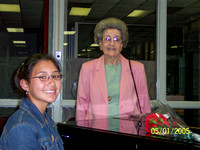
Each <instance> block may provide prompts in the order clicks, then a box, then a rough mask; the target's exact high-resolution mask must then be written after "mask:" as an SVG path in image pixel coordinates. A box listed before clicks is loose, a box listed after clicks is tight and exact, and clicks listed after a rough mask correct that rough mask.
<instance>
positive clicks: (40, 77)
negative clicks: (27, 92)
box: [30, 74, 63, 82]
mask: <svg viewBox="0 0 200 150" xmlns="http://www.w3.org/2000/svg"><path fill="white" fill-rule="evenodd" d="M42 76H45V77H47V78H45V79H44V80H43V79H42ZM53 76H60V79H56V78H54V77H53ZM62 77H63V75H62V74H59V75H58V74H52V75H48V74H45V75H39V76H35V77H31V78H30V79H32V78H33V79H35V78H38V79H40V81H42V82H46V81H48V80H49V79H50V78H52V79H53V80H55V81H61V80H62Z"/></svg>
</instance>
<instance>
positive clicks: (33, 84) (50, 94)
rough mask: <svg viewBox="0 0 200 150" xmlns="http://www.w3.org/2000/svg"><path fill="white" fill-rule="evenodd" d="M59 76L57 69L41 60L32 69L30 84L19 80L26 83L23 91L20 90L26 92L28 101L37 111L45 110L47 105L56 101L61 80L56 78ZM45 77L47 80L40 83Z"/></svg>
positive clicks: (46, 61)
mask: <svg viewBox="0 0 200 150" xmlns="http://www.w3.org/2000/svg"><path fill="white" fill-rule="evenodd" d="M52 75H54V76H52ZM59 75H60V73H59V71H58V69H57V67H56V66H55V65H54V64H53V63H52V62H51V61H48V60H42V61H40V62H38V63H37V64H36V65H35V66H34V67H33V70H32V74H31V77H30V82H26V81H25V80H24V81H22V80H23V79H22V80H21V82H25V83H26V84H25V87H24V88H25V89H24V88H23V87H22V88H23V89H24V90H25V91H28V98H29V100H30V101H31V102H32V103H34V104H35V105H36V106H37V107H38V109H40V108H41V109H43V108H45V109H46V107H47V105H48V104H49V103H52V102H54V101H55V100H56V98H57V96H58V94H59V92H60V89H61V80H60V79H59V78H57V77H59ZM45 76H47V78H49V79H47V81H42V77H45ZM38 77H40V78H38ZM52 77H54V78H52ZM21 82H20V84H21Z"/></svg>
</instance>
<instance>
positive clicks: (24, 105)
mask: <svg viewBox="0 0 200 150" xmlns="http://www.w3.org/2000/svg"><path fill="white" fill-rule="evenodd" d="M20 109H23V110H25V111H26V112H27V113H29V115H31V116H32V117H33V118H35V120H36V121H37V122H38V123H39V124H40V126H41V127H42V128H43V127H44V126H45V125H46V124H47V123H46V121H45V119H44V117H43V115H42V114H41V113H40V111H39V110H38V108H37V107H36V106H35V105H34V104H33V103H32V102H31V101H30V100H28V99H27V98H25V97H23V98H22V102H21V105H20ZM45 117H46V119H47V121H48V122H49V120H50V118H49V116H48V114H47V113H46V112H45Z"/></svg>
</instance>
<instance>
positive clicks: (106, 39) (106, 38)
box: [103, 36, 122, 43]
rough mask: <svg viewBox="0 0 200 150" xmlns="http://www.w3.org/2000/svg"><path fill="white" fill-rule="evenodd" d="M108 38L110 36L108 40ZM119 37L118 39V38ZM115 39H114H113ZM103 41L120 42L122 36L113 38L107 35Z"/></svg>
mask: <svg viewBox="0 0 200 150" xmlns="http://www.w3.org/2000/svg"><path fill="white" fill-rule="evenodd" d="M108 38H110V39H109V40H108ZM118 38H119V39H118ZM115 39H116V40H115ZM103 41H105V42H107V43H110V42H112V41H113V42H114V43H120V42H121V41H122V38H121V37H114V38H111V37H110V36H107V37H104V38H103Z"/></svg>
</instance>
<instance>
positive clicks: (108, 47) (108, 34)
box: [100, 29, 123, 57]
mask: <svg viewBox="0 0 200 150" xmlns="http://www.w3.org/2000/svg"><path fill="white" fill-rule="evenodd" d="M122 47H123V44H122V39H121V32H120V31H119V30H118V29H107V30H105V31H104V34H103V40H102V42H100V49H101V50H102V51H103V53H104V55H107V56H110V57H117V56H118V55H119V53H120V52H121V51H122Z"/></svg>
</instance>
